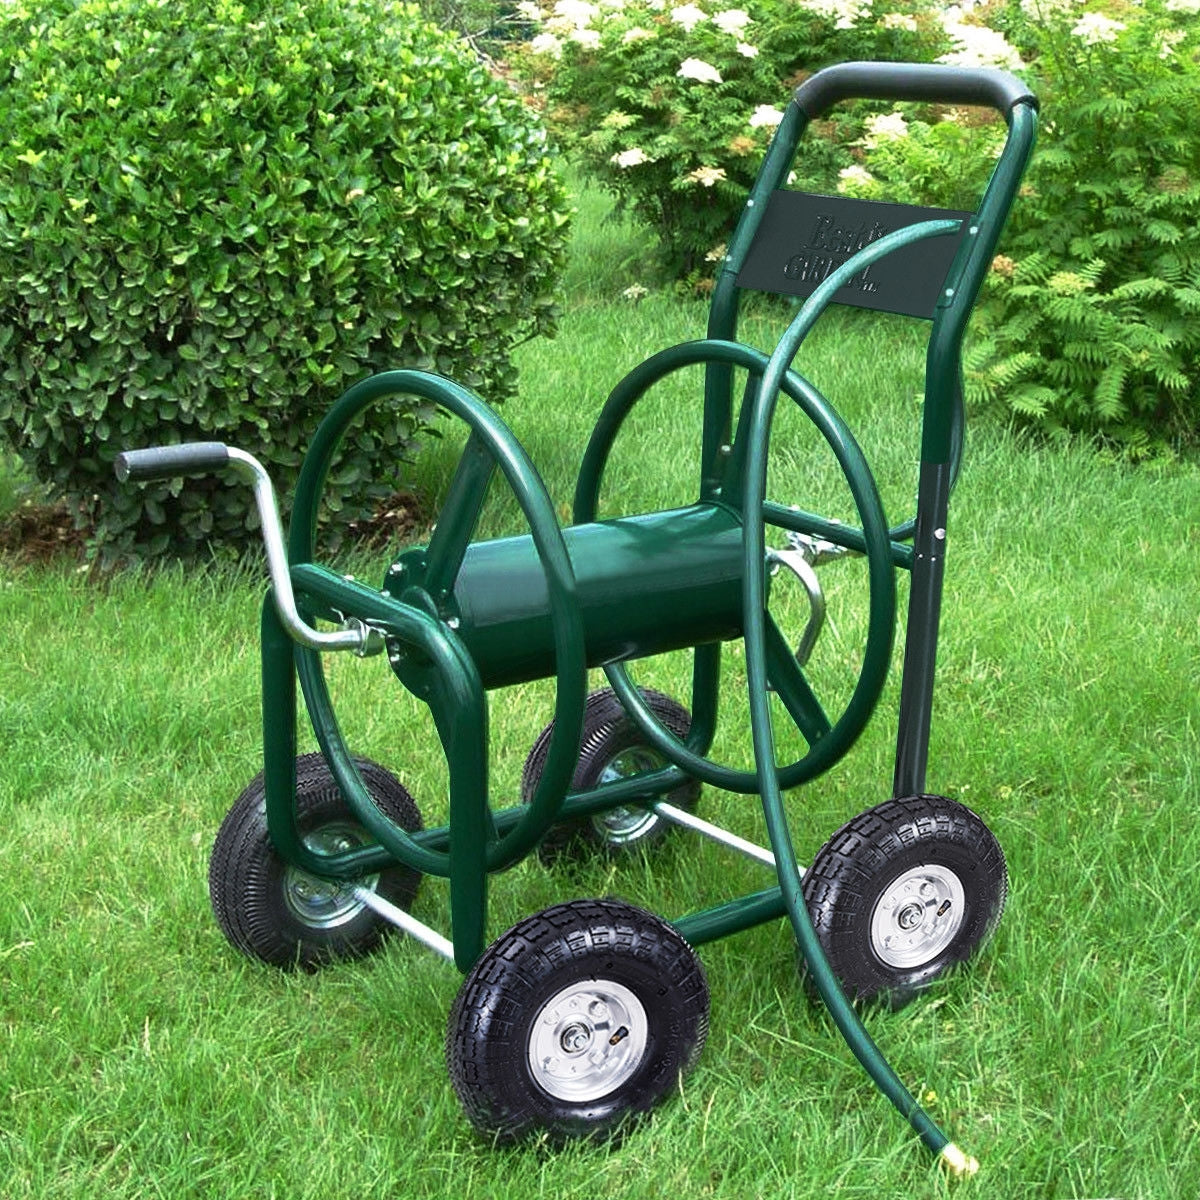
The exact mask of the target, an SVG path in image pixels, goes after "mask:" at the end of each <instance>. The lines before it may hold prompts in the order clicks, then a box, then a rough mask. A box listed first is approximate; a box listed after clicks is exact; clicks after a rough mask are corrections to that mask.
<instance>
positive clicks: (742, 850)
mask: <svg viewBox="0 0 1200 1200" xmlns="http://www.w3.org/2000/svg"><path fill="white" fill-rule="evenodd" d="M650 807H651V808H653V809H654V811H655V812H656V813H657V814H658V815H659V816H660V817H662V819H663V820H664V821H670V822H671V823H672V824H673V825H682V826H683V828H684V829H690V830H692V831H693V832H695V833H699V834H703V836H704V837H706V838H709V839H711V840H712V841H714V842H720V843H721V845H722V846H728V847H729V849H731V850H736V851H737V852H738V853H739V854H744V855H745V856H746V857H747V858H752V859H754V861H755V862H760V863H762V864H763V865H764V866H767V867H770V868H771V870H772V871H773V870H775V855H774V854H772V853H771V851H770V850H767V849H764V848H763V847H762V846H756V845H755V844H754V843H753V842H748V841H746V839H745V838H741V837H738V835H737V834H736V833H730V832H729V830H728V829H722V828H721V827H720V825H713V824H712V823H711V822H709V821H704V820H701V819H700V818H699V817H698V816H696V815H695V814H694V813H690V812H687V811H686V810H685V809H682V808H676V807H675V805H674V804H668V803H667V802H666V801H665V800H660V801H659V802H658V803H657V804H652V805H651V806H650ZM799 871H800V874H801V875H803V874H804V868H803V867H800V868H799Z"/></svg>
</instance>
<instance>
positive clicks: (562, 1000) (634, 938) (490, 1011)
mask: <svg viewBox="0 0 1200 1200" xmlns="http://www.w3.org/2000/svg"><path fill="white" fill-rule="evenodd" d="M707 1033H708V983H707V980H706V979H705V975H704V968H703V967H702V966H701V964H700V960H699V959H698V958H697V957H696V953H695V951H694V950H692V948H691V947H690V946H689V945H688V944H687V942H686V941H684V939H683V938H682V937H681V936H680V935H679V933H678V932H677V931H676V930H675V929H674V928H672V927H671V926H670V925H669V924H668V923H667V922H666V921H663V920H661V919H660V918H658V917H656V916H654V915H652V914H651V913H648V912H645V911H643V910H642V909H638V908H634V907H632V906H631V905H628V904H622V903H619V902H617V901H608V900H577V901H573V902H571V903H569V904H559V905H555V906H554V907H552V908H547V909H545V910H543V911H542V912H540V913H537V914H535V915H533V916H531V917H528V918H526V919H525V920H524V921H521V922H519V923H518V924H517V925H515V926H513V928H512V929H510V930H509V931H508V932H507V933H506V934H504V935H503V936H502V937H500V938H499V939H498V940H497V941H496V942H495V943H493V944H492V945H491V946H490V947H489V948H488V949H487V950H486V951H485V952H484V954H483V956H482V957H481V958H480V959H479V961H478V962H477V963H476V964H475V966H474V967H473V968H472V970H471V973H470V974H469V975H468V976H467V978H466V979H465V980H464V982H463V985H462V987H461V989H460V990H459V993H458V996H457V998H456V999H455V1002H454V1007H453V1009H452V1010H451V1013H450V1020H449V1024H448V1027H447V1032H446V1065H447V1067H448V1069H449V1072H450V1080H451V1083H452V1084H453V1085H454V1090H455V1092H456V1093H457V1094H458V1098H459V1100H460V1101H461V1103H462V1106H463V1108H464V1110H465V1111H466V1114H467V1117H468V1118H469V1119H470V1121H471V1123H472V1125H474V1126H475V1128H476V1129H477V1130H479V1131H480V1132H481V1133H483V1134H485V1135H487V1136H489V1137H491V1138H492V1139H493V1140H495V1141H500V1142H506V1141H513V1140H516V1139H519V1138H522V1137H526V1136H534V1135H538V1134H545V1135H546V1136H547V1137H548V1139H549V1140H550V1141H551V1142H554V1143H556V1144H557V1143H561V1142H563V1141H565V1140H567V1139H568V1138H572V1137H587V1138H596V1139H598V1138H603V1137H608V1136H611V1135H614V1134H617V1133H618V1132H620V1131H622V1130H623V1129H624V1128H625V1126H626V1124H627V1123H628V1122H630V1121H632V1120H636V1119H637V1118H638V1117H640V1116H641V1115H643V1114H645V1113H646V1112H648V1111H649V1110H650V1109H651V1108H652V1107H653V1106H654V1105H655V1104H657V1103H658V1102H659V1101H661V1100H662V1099H663V1098H664V1097H665V1096H667V1095H668V1094H669V1093H670V1092H671V1091H673V1090H674V1089H675V1088H676V1087H677V1086H678V1083H679V1079H680V1077H681V1076H682V1074H684V1073H686V1072H687V1071H688V1070H689V1069H690V1068H691V1067H692V1066H693V1064H694V1063H695V1061H696V1059H697V1058H698V1057H699V1054H700V1051H701V1049H702V1048H703V1046H704V1039H705V1037H706V1036H707Z"/></svg>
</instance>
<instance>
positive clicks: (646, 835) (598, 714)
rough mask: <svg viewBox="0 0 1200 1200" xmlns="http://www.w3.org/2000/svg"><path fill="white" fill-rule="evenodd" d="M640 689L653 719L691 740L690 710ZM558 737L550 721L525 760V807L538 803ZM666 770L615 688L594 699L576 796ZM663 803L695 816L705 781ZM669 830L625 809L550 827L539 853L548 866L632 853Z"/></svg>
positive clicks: (574, 781) (640, 810) (636, 808)
mask: <svg viewBox="0 0 1200 1200" xmlns="http://www.w3.org/2000/svg"><path fill="white" fill-rule="evenodd" d="M640 690H641V693H642V695H643V696H644V697H645V700H646V704H647V705H648V706H649V708H650V711H651V712H652V713H653V714H654V716H655V717H656V718H657V719H658V720H659V721H660V722H661V723H662V724H663V725H665V726H666V728H667V729H669V730H670V731H671V733H673V734H674V735H675V736H676V737H679V738H684V737H686V736H687V732H688V730H689V729H690V728H691V723H692V719H691V715H690V714H689V713H688V711H687V709H686V708H684V707H683V705H681V704H679V703H677V702H676V701H675V700H672V699H671V697H670V696H664V695H663V694H662V693H661V692H656V691H652V690H651V689H649V688H642V689H640ZM553 733H554V722H553V721H551V722H550V724H549V725H547V726H546V728H545V729H543V730H542V732H541V734H540V735H539V736H538V739H537V741H536V742H534V744H533V749H532V750H530V752H529V757H528V758H527V759H526V760H525V769H524V771H523V772H522V774H521V800H522V801H523V802H524V803H525V804H528V803H529V802H530V801H531V800H532V799H533V793H534V789H535V788H536V787H537V784H538V780H539V779H541V777H542V770H543V769H544V767H545V765H546V755H547V752H548V751H549V748H550V738H551V736H552V735H553ZM667 765H669V764H668V762H667V760H666V759H665V758H663V757H662V755H660V754H659V753H658V751H657V750H655V749H653V748H652V747H650V746H647V745H646V740H645V738H644V737H643V735H642V732H641V730H640V729H639V728H638V726H637V724H636V723H635V722H634V721H633V719H632V718H631V717H630V716H629V714H628V713H626V711H625V708H624V705H622V704H621V701H620V700H619V699H618V698H617V694H616V693H615V692H614V691H612V689H611V688H601V689H600V690H599V691H595V692H592V693H590V694H589V696H588V698H587V703H586V705H585V706H584V710H583V732H582V734H581V737H580V745H579V763H578V765H577V766H576V767H575V773H574V775H573V776H572V777H571V790H572V791H576V792H580V791H587V790H589V789H591V788H594V787H597V786H598V785H599V784H601V783H603V782H606V781H607V780H608V779H615V778H619V777H621V776H623V775H630V774H634V773H636V772H637V771H644V770H653V769H656V768H659V767H664V766H667ZM662 799H664V800H666V801H667V803H669V804H673V805H675V806H676V807H677V808H683V809H687V810H688V811H689V812H690V811H691V810H693V809H694V808H695V807H696V805H697V803H699V800H700V781H699V780H697V779H689V780H688V781H687V782H686V783H683V784H681V785H680V786H679V787H677V788H676V789H675V790H674V791H672V792H668V793H667V794H666V795H665V796H663V797H662ZM669 828H670V823H669V822H667V821H664V820H663V819H662V818H661V817H659V816H657V815H656V814H655V813H653V812H652V811H651V810H650V809H648V808H645V807H642V806H640V805H637V804H626V805H622V806H620V807H619V808H614V809H610V810H609V811H608V812H604V813H598V814H596V815H595V816H594V817H581V818H578V819H575V820H570V821H561V822H559V823H558V824H557V825H553V826H551V828H550V829H549V830H548V832H547V833H546V836H545V838H544V839H543V841H542V844H541V845H540V847H539V848H538V853H539V854H540V856H541V857H542V859H543V860H544V861H546V862H552V861H554V860H555V859H557V858H559V857H560V856H561V855H564V854H566V855H581V854H584V853H586V852H587V851H589V850H593V851H594V850H597V849H599V850H603V851H606V852H608V853H610V854H627V853H629V852H630V851H632V850H637V849H641V848H644V847H647V846H649V845H651V844H652V843H653V842H656V841H657V840H658V839H659V838H661V837H662V836H663V835H664V834H665V833H666V832H667V831H668V829H669Z"/></svg>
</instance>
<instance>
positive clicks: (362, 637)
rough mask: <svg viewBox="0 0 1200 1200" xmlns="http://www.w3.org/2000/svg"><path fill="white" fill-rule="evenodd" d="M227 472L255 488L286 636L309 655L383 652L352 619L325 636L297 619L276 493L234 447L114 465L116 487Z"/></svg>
mask: <svg viewBox="0 0 1200 1200" xmlns="http://www.w3.org/2000/svg"><path fill="white" fill-rule="evenodd" d="M226 467H228V468H229V469H230V470H232V471H233V472H234V473H235V474H236V475H239V476H240V477H241V478H242V479H244V480H245V481H246V482H247V483H250V484H252V485H253V487H254V502H255V504H256V505H257V506H258V519H259V523H260V524H261V526H262V539H263V548H264V549H265V550H266V554H267V570H268V572H269V573H270V576H271V589H272V591H273V592H274V595H275V609H276V611H277V612H278V614H279V620H280V622H281V623H282V625H283V627H284V629H286V630H287V633H288V636H289V637H290V638H291V639H292V640H293V641H295V642H298V643H299V644H300V645H301V646H305V647H307V648H308V649H309V650H353V651H354V653H355V654H357V655H359V656H360V657H365V656H366V655H368V654H378V653H379V652H380V651H382V650H383V648H384V641H383V634H382V633H381V632H380V631H379V630H378V629H373V628H372V627H371V626H369V625H367V624H366V623H365V622H363V621H360V620H358V619H357V618H354V617H352V618H350V619H349V620H347V621H345V622H344V623H343V625H342V628H341V629H338V630H335V631H330V632H325V631H322V630H319V629H314V628H313V627H312V626H311V625H309V624H308V623H307V622H306V621H305V620H304V618H303V617H301V616H300V613H299V611H298V610H297V608H296V596H295V593H294V592H293V591H292V576H291V570H290V568H289V567H288V558H287V548H286V546H285V544H284V537H283V522H282V521H281V520H280V517H279V505H278V503H276V500H275V489H274V487H273V486H272V485H271V477H270V476H269V475H268V474H267V471H266V468H265V467H264V466H263V465H262V463H260V462H259V461H258V459H256V458H255V457H254V456H253V455H251V454H247V453H246V452H245V451H244V450H238V449H237V448H236V447H234V446H226V445H225V444H224V443H223V442H183V443H182V444H181V445H177V446H149V447H147V448H146V449H144V450H126V451H125V452H124V453H123V454H118V455H117V457H116V460H115V462H114V463H113V469H114V471H115V473H116V476H117V479H118V480H119V481H120V482H121V483H125V482H127V481H129V480H133V481H135V482H139V483H144V482H148V481H150V480H152V479H172V478H174V477H175V476H178V475H198V474H209V473H211V472H213V471H219V470H222V469H223V468H226Z"/></svg>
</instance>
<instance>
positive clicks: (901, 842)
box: [804, 796, 1008, 1007]
mask: <svg viewBox="0 0 1200 1200" xmlns="http://www.w3.org/2000/svg"><path fill="white" fill-rule="evenodd" d="M1007 894H1008V872H1007V868H1006V866H1005V862H1004V851H1003V850H1002V849H1001V848H1000V843H999V842H998V841H996V838H995V837H994V836H993V834H992V832H991V830H989V829H988V827H987V826H986V825H985V824H984V823H983V821H982V820H980V818H979V817H978V816H976V814H975V813H973V812H972V811H971V810H970V809H969V808H966V807H964V806H963V805H961V804H958V803H956V802H955V801H953V800H947V799H945V798H944V797H941V796H908V797H905V798H904V799H899V800H889V801H887V802H886V803H884V804H880V805H878V806H877V807H875V808H872V809H870V810H868V811H867V812H865V813H862V814H861V815H860V816H857V817H855V818H854V820H853V821H850V822H849V823H848V824H846V825H843V826H842V828H841V829H839V830H838V831H837V833H835V834H834V835H833V837H831V838H830V839H829V841H828V842H826V843H825V845H824V847H822V849H821V852H820V853H819V854H818V855H817V857H816V859H814V861H813V864H812V866H811V867H810V868H809V869H808V871H807V872H806V873H805V876H804V897H805V900H806V901H807V903H808V911H809V915H810V916H811V917H812V922H813V927H814V929H815V930H816V933H817V938H818V940H819V941H820V943H821V948H822V949H823V950H824V951H825V955H826V957H827V958H828V959H829V965H830V966H831V967H832V968H833V971H834V974H836V975H837V977H838V979H839V980H840V981H841V984H842V987H843V988H845V990H846V993H847V994H848V995H849V996H850V997H851V998H853V999H856V1000H865V999H871V998H874V997H879V998H880V999H883V1000H884V1001H886V1002H887V1003H889V1004H891V1005H892V1006H893V1007H899V1006H901V1005H902V1004H904V1003H906V1002H907V1001H909V1000H910V999H912V997H913V996H914V995H916V994H917V993H918V992H920V991H922V990H923V989H925V988H926V987H928V986H929V985H930V984H931V983H932V982H933V981H934V980H935V979H936V978H938V977H939V976H940V975H942V974H943V973H945V972H946V971H947V970H949V969H950V968H951V967H954V966H955V965H957V964H958V963H961V962H965V961H966V960H967V959H968V958H970V957H971V956H972V955H973V954H974V953H975V952H976V951H977V950H978V949H979V948H980V947H981V946H982V945H983V943H984V942H985V941H987V939H988V937H990V936H991V933H992V931H993V930H994V929H995V928H996V925H997V924H998V922H999V920H1000V915H1001V913H1002V912H1003V911H1004V901H1005V898H1006V896H1007Z"/></svg>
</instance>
